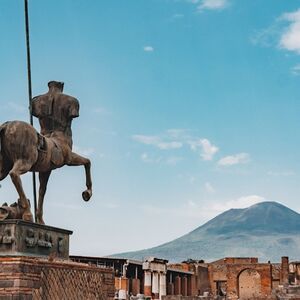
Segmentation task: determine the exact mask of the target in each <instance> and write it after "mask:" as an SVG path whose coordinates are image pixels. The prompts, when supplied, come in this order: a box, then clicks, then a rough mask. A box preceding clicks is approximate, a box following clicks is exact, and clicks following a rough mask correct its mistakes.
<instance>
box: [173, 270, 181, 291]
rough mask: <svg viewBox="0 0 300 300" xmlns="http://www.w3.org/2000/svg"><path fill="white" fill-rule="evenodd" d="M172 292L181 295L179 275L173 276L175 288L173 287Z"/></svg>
mask: <svg viewBox="0 0 300 300" xmlns="http://www.w3.org/2000/svg"><path fill="white" fill-rule="evenodd" d="M174 290H175V291H174V294H175V295H181V278H180V276H179V275H178V276H176V277H175V288H174Z"/></svg>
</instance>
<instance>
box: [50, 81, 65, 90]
mask: <svg viewBox="0 0 300 300" xmlns="http://www.w3.org/2000/svg"><path fill="white" fill-rule="evenodd" d="M48 87H49V90H51V89H57V90H59V91H61V92H62V91H63V90H64V83H63V82H61V81H54V80H52V81H49V82H48Z"/></svg>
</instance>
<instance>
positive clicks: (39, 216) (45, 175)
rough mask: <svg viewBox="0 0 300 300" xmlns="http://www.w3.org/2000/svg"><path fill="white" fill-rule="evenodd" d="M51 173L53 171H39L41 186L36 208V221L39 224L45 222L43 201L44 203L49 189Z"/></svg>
mask: <svg viewBox="0 0 300 300" xmlns="http://www.w3.org/2000/svg"><path fill="white" fill-rule="evenodd" d="M50 174H51V171H48V172H40V173H39V181H40V188H39V202H38V207H37V210H36V212H35V213H36V221H37V223H38V224H45V222H44V220H43V203H44V197H45V193H46V190H47V183H48V180H49V176H50Z"/></svg>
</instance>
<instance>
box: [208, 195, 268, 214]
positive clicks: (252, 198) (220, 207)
mask: <svg viewBox="0 0 300 300" xmlns="http://www.w3.org/2000/svg"><path fill="white" fill-rule="evenodd" d="M263 201H266V199H265V197H263V196H259V195H249V196H243V197H240V198H238V199H235V200H229V201H224V202H221V201H220V202H217V203H215V204H213V209H214V210H215V211H218V212H223V211H225V210H228V209H231V208H247V207H249V206H251V205H254V204H257V203H260V202H263Z"/></svg>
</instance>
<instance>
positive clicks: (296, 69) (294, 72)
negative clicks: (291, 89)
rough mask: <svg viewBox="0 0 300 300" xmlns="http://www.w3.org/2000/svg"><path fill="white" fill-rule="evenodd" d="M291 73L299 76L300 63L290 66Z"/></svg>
mask: <svg viewBox="0 0 300 300" xmlns="http://www.w3.org/2000/svg"><path fill="white" fill-rule="evenodd" d="M291 73H292V74H293V75H295V76H299V75H300V64H297V65H295V66H294V67H292V68H291Z"/></svg>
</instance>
